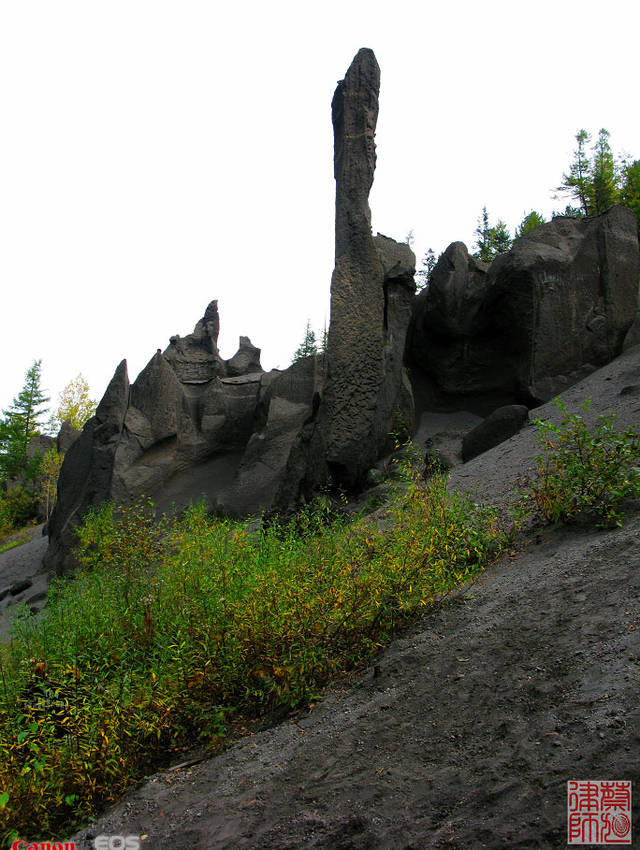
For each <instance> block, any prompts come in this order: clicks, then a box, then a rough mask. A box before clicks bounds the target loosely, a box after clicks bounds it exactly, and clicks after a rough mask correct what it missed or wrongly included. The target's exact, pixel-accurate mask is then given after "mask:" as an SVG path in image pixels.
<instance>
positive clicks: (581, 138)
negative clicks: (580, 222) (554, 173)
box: [556, 130, 593, 215]
mask: <svg viewBox="0 0 640 850" xmlns="http://www.w3.org/2000/svg"><path fill="white" fill-rule="evenodd" d="M575 138H576V142H577V147H576V149H575V151H574V152H573V161H572V163H571V166H570V167H569V173H568V174H563V175H562V183H561V184H560V185H559V186H558V188H557V190H556V191H558V192H561V193H563V194H569V195H570V196H571V197H572V198H574V199H575V200H576V201H578V202H579V204H580V206H579V207H577V208H572V207H567V210H566V212H567V214H569V212H575V213H577V214H579V215H591V208H592V192H593V176H592V173H591V163H590V162H589V157H588V156H587V150H586V149H587V145H588V144H589V142H590V141H591V136H590V135H589V133H587V131H586V130H580V131H579V132H578V133H576V137H575Z"/></svg>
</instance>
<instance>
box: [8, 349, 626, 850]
mask: <svg viewBox="0 0 640 850" xmlns="http://www.w3.org/2000/svg"><path fill="white" fill-rule="evenodd" d="M639 396H640V349H632V350H630V351H628V352H627V353H626V354H625V355H623V356H622V357H621V358H619V359H618V360H616V361H615V362H614V363H612V364H610V365H609V366H607V367H605V368H604V369H601V370H599V372H598V373H595V374H594V375H592V376H590V377H589V378H587V379H586V380H585V381H583V382H582V383H581V385H577V386H576V387H574V388H572V389H571V390H569V391H568V392H567V393H565V394H564V398H565V401H566V402H567V404H568V405H569V406H572V407H574V408H575V407H576V406H577V405H578V404H579V403H580V402H581V401H583V400H584V399H585V398H591V399H592V406H593V410H594V414H595V413H597V412H606V411H608V410H613V411H614V412H615V413H616V414H617V417H618V418H617V423H618V425H619V427H624V426H626V425H628V424H636V425H637V424H638V423H639V421H640V417H639V413H640V398H639ZM537 414H540V415H543V416H547V415H557V411H556V409H555V408H553V406H545V407H544V408H540V409H539V410H538V411H537V412H536V413H535V414H534V415H537ZM536 452H537V444H536V441H535V436H534V429H533V428H531V427H529V428H525V429H524V430H523V431H522V432H521V433H520V434H519V435H518V436H516V437H514V438H512V439H511V440H509V441H507V442H506V443H503V444H502V445H501V446H497V447H496V448H495V449H492V450H491V451H490V452H487V453H486V454H485V455H482V456H480V457H478V458H476V459H475V460H473V461H471V462H470V463H468V464H465V465H464V466H463V467H460V468H459V469H456V470H454V472H453V473H452V476H451V480H452V486H456V487H461V488H464V489H470V490H471V491H472V492H474V493H475V494H476V495H477V496H478V498H487V499H490V500H492V501H495V502H498V503H505V502H507V501H508V499H509V498H510V497H511V496H512V494H513V491H514V488H515V487H516V486H517V482H518V480H519V479H520V478H521V477H522V475H523V473H525V472H526V470H527V469H528V468H530V467H531V466H532V465H533V459H534V457H535V454H536ZM23 548H25V547H23ZM36 560H37V559H36ZM5 566H6V565H5ZM16 566H17V565H16V564H15V562H14V567H13V569H15V568H16ZM23 566H25V565H23ZM25 568H26V567H25ZM36 568H37V563H35V565H34V564H32V565H31V567H29V569H32V570H34V571H35V569H36ZM1 570H2V563H1V562H0V571H1ZM639 591H640V514H638V513H636V514H631V515H629V516H628V517H627V521H626V523H625V525H624V527H623V528H621V529H616V530H613V531H598V530H595V529H593V528H587V527H572V528H548V527H547V528H533V529H531V533H530V536H529V539H528V542H527V543H526V544H525V545H524V546H523V548H522V549H521V551H519V552H518V553H517V554H513V555H506V556H505V557H503V558H502V560H501V561H500V562H499V563H497V564H496V565H494V566H493V567H492V568H491V569H490V570H488V571H487V572H486V573H485V574H484V575H483V576H482V578H481V579H480V580H478V581H477V582H476V583H474V584H473V585H470V586H467V587H465V588H462V589H461V590H460V591H459V592H458V593H457V594H455V595H454V596H453V597H452V598H451V599H450V600H449V601H447V602H446V603H445V604H442V605H441V606H439V607H438V608H437V609H435V610H433V611H431V612H430V613H428V614H427V615H426V616H425V617H424V618H423V619H422V620H421V621H420V622H419V623H418V624H416V625H415V626H414V627H413V628H412V629H411V630H410V631H409V632H407V633H406V634H405V635H403V636H402V638H401V639H399V640H396V641H395V642H394V643H393V644H392V645H391V646H390V647H389V648H388V649H387V650H385V651H384V652H382V653H381V654H380V656H379V657H378V658H377V659H375V666H373V664H372V667H371V668H369V669H367V670H363V671H360V673H359V674H357V675H354V676H353V677H352V678H351V680H350V681H349V684H343V685H341V686H337V687H335V688H334V689H332V690H331V691H330V692H329V693H328V694H327V695H326V697H325V699H324V700H323V701H322V702H321V703H320V704H319V705H318V706H317V707H316V708H315V709H314V710H312V711H311V712H310V713H308V714H307V715H298V716H297V717H295V718H293V719H291V720H288V721H287V722H285V723H283V724H281V725H280V726H278V727H275V728H272V729H270V730H267V731H262V732H259V733H257V734H254V735H252V736H250V737H247V738H244V739H242V740H241V741H240V742H239V743H238V744H236V745H235V746H234V747H232V748H231V749H229V750H228V751H227V752H226V753H224V754H222V755H221V756H219V757H217V758H214V759H210V760H208V761H204V762H201V763H197V764H192V765H191V766H186V767H183V768H177V769H173V770H167V771H162V772H159V773H157V774H156V775H154V776H152V777H150V778H148V779H147V780H145V781H144V782H143V783H142V784H141V785H140V786H139V787H138V788H136V789H134V790H132V791H131V792H130V793H129V794H127V795H126V796H125V797H124V798H123V800H122V801H121V802H120V803H119V804H117V805H116V806H115V807H113V808H112V809H110V810H109V811H108V812H106V813H104V814H103V815H102V816H101V817H100V818H98V819H97V820H96V821H95V822H94V823H92V824H91V825H89V826H88V827H86V828H85V829H83V830H82V831H81V832H79V833H78V834H77V835H76V836H74V839H75V841H76V846H77V847H78V848H92V847H93V837H94V836H96V835H99V834H107V835H123V834H135V835H145V836H146V838H145V839H144V841H143V842H142V845H141V846H142V847H144V848H146V849H147V850H152V848H153V850H155V848H158V850H159V848H167V847H170V848H172V850H180V848H185V850H186V848H189V850H197V848H234V849H235V848H261V850H268V849H269V848H272V850H275V848H326V850H329V848H331V850H334V848H342V850H347V848H378V847H379V848H405V849H406V850H409V848H416V849H417V848H429V847H451V848H459V850H462V848H465V850H466V848H476V847H477V848H482V847H486V848H504V847H510V848H523V850H524V848H527V850H530V848H560V847H565V846H566V814H565V812H566V782H567V781H568V780H571V779H630V780H632V781H633V782H634V784H635V788H636V793H637V788H638V784H637V783H638V780H639V779H640V777H639V775H638V774H639V770H638V753H639V746H638V745H639V743H640V742H639V740H638V739H639V735H640V688H639V684H640V641H639V639H638V637H639V635H640V592H639ZM637 810H638V807H637V805H636V811H637ZM633 828H634V832H635V835H636V836H638V834H640V833H639V832H638V830H639V829H640V824H639V823H638V818H637V816H636V818H635V821H634V825H633ZM90 836H91V837H90ZM636 842H637V838H636Z"/></svg>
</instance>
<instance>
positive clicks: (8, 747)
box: [0, 472, 500, 844]
mask: <svg viewBox="0 0 640 850" xmlns="http://www.w3.org/2000/svg"><path fill="white" fill-rule="evenodd" d="M499 537H500V535H499V531H498V528H497V523H496V516H495V513H494V512H493V511H492V510H491V509H489V508H480V507H478V506H476V505H474V504H473V503H472V502H470V501H469V500H467V499H465V498H463V497H461V496H458V495H455V494H451V493H450V492H449V490H448V489H447V487H446V482H445V481H444V479H442V478H433V479H431V481H430V482H428V483H425V482H423V481H421V480H420V479H419V478H418V477H417V476H415V475H413V474H412V473H411V472H408V473H407V474H406V475H405V479H404V484H403V486H402V488H401V489H400V490H399V491H398V493H397V494H396V497H395V498H394V500H393V502H392V503H391V506H390V507H389V508H388V510H387V512H386V514H385V515H382V514H381V513H380V512H378V513H377V514H376V515H374V516H372V517H366V516H358V517H355V518H353V519H351V520H349V521H347V520H346V519H345V518H343V517H336V516H332V515H331V514H330V512H329V510H328V508H327V506H326V505H325V504H323V503H318V504H316V505H315V506H313V507H309V508H307V509H305V510H304V511H302V512H301V513H300V514H298V515H297V516H296V517H295V518H294V519H293V520H291V521H289V522H283V523H273V524H271V525H269V526H265V525H263V526H262V528H260V530H258V531H256V530H251V527H250V526H249V525H247V524H242V523H235V522H231V521H229V520H221V519H212V518H210V517H209V516H207V514H206V512H205V510H204V508H203V507H202V506H196V507H194V508H192V509H191V510H189V511H188V512H187V514H186V516H184V517H183V518H182V519H177V518H174V519H172V520H166V519H164V520H163V521H161V522H156V521H155V520H154V517H153V506H152V505H151V504H150V503H148V502H146V501H141V502H140V503H139V504H138V505H136V506H134V507H132V508H128V509H120V510H116V509H115V508H114V506H113V505H110V504H105V505H103V506H102V507H101V508H100V509H99V510H97V511H95V512H94V513H91V514H89V515H88V516H87V518H86V521H85V523H84V525H83V527H82V528H81V529H80V531H79V536H78V558H79V560H80V562H81V564H82V569H81V570H80V571H79V572H78V574H77V575H76V576H75V577H74V578H73V579H72V580H62V579H59V580H57V581H56V582H55V583H54V584H53V585H52V587H51V591H50V597H49V602H48V605H47V609H46V616H45V617H44V618H43V619H42V620H33V619H32V618H30V617H27V616H26V615H25V616H24V617H22V618H19V619H18V620H17V622H16V624H15V627H14V636H13V639H12V641H11V643H10V644H9V645H8V646H6V647H2V650H1V655H0V835H1V836H2V840H3V841H4V842H5V843H6V844H9V843H10V841H11V840H12V839H13V838H15V837H16V836H18V835H19V836H20V837H21V838H24V839H29V840H34V839H42V838H43V836H45V835H55V834H56V833H57V835H58V837H60V834H61V833H67V832H69V831H70V830H71V829H72V828H73V827H74V826H76V825H78V824H79V823H80V822H82V821H83V820H86V819H87V818H88V817H89V816H90V815H92V814H93V813H94V812H95V811H96V810H97V809H98V808H99V807H101V806H103V805H104V804H106V803H109V802H111V801H113V800H114V799H116V798H117V797H118V796H119V795H120V794H121V793H122V791H123V790H124V789H125V788H126V787H127V786H128V785H130V784H131V783H132V782H133V781H135V780H136V779H137V778H139V777H140V776H142V775H144V773H145V772H148V771H149V770H151V769H153V768H154V767H157V766H159V765H161V764H163V763H167V761H168V760H170V758H171V757H172V756H175V752H176V750H179V749H181V748H184V747H187V746H193V745H195V744H197V743H201V744H205V745H207V746H212V747H213V748H215V747H220V746H223V745H224V743H225V740H226V739H225V732H226V729H227V727H228V723H229V721H230V720H231V719H232V718H234V717H235V718H239V717H248V716H256V715H259V714H261V713H264V712H266V711H269V710H270V709H273V708H276V707H280V706H283V705H284V706H299V705H304V704H306V703H308V702H309V701H312V700H313V699H314V698H315V697H316V695H317V693H318V690H319V689H320V688H322V686H323V685H325V684H326V683H327V682H328V681H329V680H330V679H331V676H332V675H334V674H335V672H336V671H339V670H344V669H347V668H350V667H353V666H354V665H359V664H362V663H363V662H364V661H365V660H366V659H367V658H368V657H370V656H371V654H372V653H374V652H375V651H376V650H377V649H378V648H379V647H380V646H382V645H384V644H385V643H386V642H387V641H388V640H389V638H390V637H391V635H393V634H394V632H396V631H397V629H398V628H399V627H400V626H402V625H403V624H404V623H406V622H407V620H408V619H409V618H411V617H413V616H415V615H416V613H417V612H419V611H421V610H424V608H425V606H427V605H428V604H429V603H430V602H432V601H433V600H434V599H435V598H436V597H438V596H439V595H440V594H442V593H446V592H448V591H449V590H451V589H452V588H453V587H455V586H456V585H457V584H459V583H460V582H463V581H465V580H466V579H468V578H469V577H471V576H473V575H474V574H476V573H477V572H478V571H479V570H480V569H481V568H482V567H483V565H484V564H485V562H486V561H487V559H488V558H489V557H490V555H491V553H495V551H496V549H497V547H498V545H499V543H498V541H499Z"/></svg>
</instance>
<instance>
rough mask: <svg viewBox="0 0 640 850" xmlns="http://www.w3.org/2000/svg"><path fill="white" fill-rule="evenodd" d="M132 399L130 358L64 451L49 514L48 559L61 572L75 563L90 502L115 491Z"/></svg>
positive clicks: (101, 499)
mask: <svg viewBox="0 0 640 850" xmlns="http://www.w3.org/2000/svg"><path fill="white" fill-rule="evenodd" d="M128 402H129V378H128V375H127V363H126V361H125V360H123V361H122V362H121V363H120V365H119V366H118V368H117V369H116V371H115V374H114V376H113V378H112V379H111V382H110V383H109V386H108V387H107V390H106V392H105V394H104V396H103V397H102V401H101V402H100V404H99V405H98V409H97V410H96V415H95V416H93V417H92V418H91V419H90V420H89V421H88V422H87V424H86V425H85V426H84V428H83V429H82V433H81V434H80V437H79V438H78V439H77V440H76V441H75V442H74V443H73V445H72V446H71V448H70V449H69V451H68V452H67V454H66V455H65V459H64V462H63V464H62V468H61V470H60V477H59V478H58V499H57V502H56V506H55V508H54V510H53V513H52V514H51V517H50V519H49V548H48V549H47V552H46V555H45V558H44V564H45V567H46V568H48V569H54V568H55V569H56V570H57V571H58V572H60V573H62V572H64V571H65V570H67V569H69V568H71V567H73V565H74V560H73V556H72V553H71V549H72V547H73V544H74V542H75V536H74V529H75V527H76V526H77V525H78V523H79V522H80V521H81V519H82V517H83V516H84V514H85V513H86V512H87V510H88V509H89V508H91V507H96V506H97V505H99V504H100V503H101V502H103V501H104V500H105V499H108V498H110V497H111V481H112V478H113V464H114V457H115V453H116V449H117V447H118V443H119V441H120V437H121V434H122V430H123V427H124V419H125V415H126V412H127V405H128Z"/></svg>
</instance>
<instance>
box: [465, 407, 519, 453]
mask: <svg viewBox="0 0 640 850" xmlns="http://www.w3.org/2000/svg"><path fill="white" fill-rule="evenodd" d="M528 419H529V409H528V408H527V407H525V406H524V405H522V404H506V405H504V406H503V407H499V408H498V409H497V410H494V411H493V413H491V414H490V415H489V416H487V418H486V419H485V420H484V421H482V422H481V423H480V424H479V425H476V427H475V428H472V430H471V431H468V432H467V433H466V434H465V435H464V437H463V438H462V459H463V461H464V462H465V463H466V462H467V461H468V460H471V459H472V458H474V457H477V456H478V455H481V454H482V453H483V452H487V451H489V449H492V448H493V447H494V446H497V445H499V444H500V443H503V442H504V441H505V440H508V439H509V437H513V436H514V434H517V433H518V431H520V429H521V428H522V426H523V425H524V424H525V422H527V420H528Z"/></svg>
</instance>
